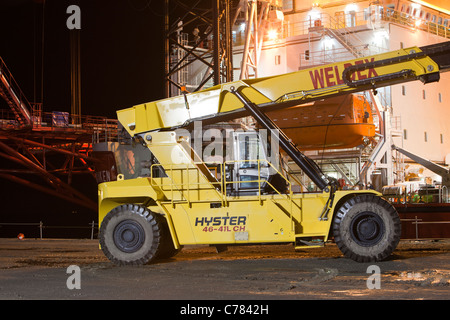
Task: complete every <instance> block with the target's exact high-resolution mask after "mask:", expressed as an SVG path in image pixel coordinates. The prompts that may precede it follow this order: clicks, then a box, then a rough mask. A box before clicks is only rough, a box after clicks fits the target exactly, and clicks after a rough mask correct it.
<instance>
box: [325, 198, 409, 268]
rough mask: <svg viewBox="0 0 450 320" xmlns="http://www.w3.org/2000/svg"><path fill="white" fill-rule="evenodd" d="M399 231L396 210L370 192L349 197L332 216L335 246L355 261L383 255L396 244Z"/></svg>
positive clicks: (387, 253) (371, 259)
mask: <svg viewBox="0 0 450 320" xmlns="http://www.w3.org/2000/svg"><path fill="white" fill-rule="evenodd" d="M400 233H401V222H400V218H399V216H398V214H397V211H396V210H395V209H394V207H393V206H392V205H391V204H389V203H388V202H387V201H386V200H384V199H382V198H380V197H378V196H375V195H372V194H364V195H358V196H356V197H354V198H351V199H349V200H348V201H346V202H345V203H344V204H343V205H342V206H341V207H340V209H339V210H338V212H337V213H336V214H335V217H334V219H333V234H334V240H335V242H336V244H337V246H338V247H339V249H340V250H341V251H342V253H343V254H344V255H345V256H346V257H348V258H350V259H353V260H355V261H358V262H373V261H381V260H384V259H386V258H387V257H388V256H389V255H390V254H391V253H392V252H393V251H394V250H395V248H396V247H397V244H398V242H399V241H400Z"/></svg>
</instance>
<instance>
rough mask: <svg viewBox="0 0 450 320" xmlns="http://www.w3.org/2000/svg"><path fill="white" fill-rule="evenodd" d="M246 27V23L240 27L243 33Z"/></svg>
mask: <svg viewBox="0 0 450 320" xmlns="http://www.w3.org/2000/svg"><path fill="white" fill-rule="evenodd" d="M245 27H246V24H245V22H242V23H241V25H240V26H239V28H240V30H241V31H245Z"/></svg>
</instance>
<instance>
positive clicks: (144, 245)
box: [100, 204, 164, 265]
mask: <svg viewBox="0 0 450 320" xmlns="http://www.w3.org/2000/svg"><path fill="white" fill-rule="evenodd" d="M162 219H164V218H162V217H160V216H159V215H158V214H156V213H154V212H152V211H150V210H148V209H147V208H146V207H144V206H139V205H135V204H124V205H121V206H118V207H116V208H114V209H113V210H111V211H110V212H109V213H108V214H107V215H106V216H105V218H104V219H103V221H102V224H101V227H100V246H101V248H102V250H103V253H104V254H105V256H106V257H107V258H108V259H109V260H111V261H112V262H113V263H114V264H117V265H143V264H147V263H149V262H151V261H153V260H154V259H155V258H157V256H158V253H159V251H160V250H161V248H162V246H163V245H162V234H163V232H162V225H163V221H162Z"/></svg>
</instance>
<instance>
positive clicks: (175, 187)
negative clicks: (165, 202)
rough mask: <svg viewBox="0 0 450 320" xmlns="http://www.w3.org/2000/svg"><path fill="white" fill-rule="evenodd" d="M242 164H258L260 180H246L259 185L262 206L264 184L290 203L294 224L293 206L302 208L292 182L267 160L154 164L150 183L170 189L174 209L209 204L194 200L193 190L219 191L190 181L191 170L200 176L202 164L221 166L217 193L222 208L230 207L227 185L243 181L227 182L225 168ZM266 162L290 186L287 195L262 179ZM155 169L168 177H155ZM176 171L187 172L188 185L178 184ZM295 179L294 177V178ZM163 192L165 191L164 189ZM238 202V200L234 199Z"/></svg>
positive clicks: (206, 182)
mask: <svg viewBox="0 0 450 320" xmlns="http://www.w3.org/2000/svg"><path fill="white" fill-rule="evenodd" d="M242 162H256V163H257V167H258V179H256V180H246V181H245V182H246V183H252V182H253V183H255V182H256V183H258V201H259V203H260V205H262V203H263V198H262V192H261V183H262V182H264V183H266V184H267V185H268V186H270V188H272V189H273V190H274V191H275V192H276V193H277V194H278V195H280V196H281V197H283V198H285V200H286V201H289V205H290V207H289V209H288V210H289V218H290V219H291V223H292V222H293V205H295V206H296V207H297V208H300V206H299V205H298V204H296V203H295V202H294V199H293V191H292V183H291V181H289V179H288V178H287V177H285V176H284V175H283V174H282V173H281V172H280V171H278V169H277V168H276V167H275V166H274V165H273V164H272V163H270V162H269V161H267V160H265V159H257V160H229V161H225V162H224V163H217V162H198V163H197V162H192V163H187V164H186V166H184V165H182V164H180V165H176V167H175V168H174V164H169V165H164V164H152V165H151V167H150V172H151V173H150V181H151V183H152V184H154V185H156V186H159V187H161V188H164V187H165V186H166V187H169V189H168V190H165V191H169V192H170V197H171V199H170V203H171V205H172V206H173V207H174V206H175V203H177V202H178V203H179V202H187V203H188V205H189V206H190V205H191V203H193V202H209V201H211V200H210V199H207V200H202V199H198V200H193V199H192V198H191V195H190V193H191V192H190V191H192V190H199V189H200V188H201V186H208V187H209V188H207V189H211V190H215V191H219V190H217V188H216V187H214V185H213V184H212V183H211V182H209V181H205V182H201V181H199V182H193V181H190V180H189V170H195V171H197V172H198V173H199V174H202V172H201V171H200V170H199V169H198V167H197V164H201V165H206V166H208V165H210V166H211V165H214V166H219V169H220V173H221V181H219V182H220V192H217V194H218V195H219V197H220V202H221V204H222V206H228V202H229V201H230V198H229V196H228V195H227V185H228V184H234V183H242V181H240V180H231V181H227V180H226V175H225V168H226V166H227V165H230V164H236V163H242ZM262 162H264V163H266V164H267V165H266V166H265V167H269V168H270V167H271V168H273V170H274V171H275V172H276V173H278V174H279V175H280V176H281V177H282V178H283V179H284V180H285V181H286V183H287V185H288V188H289V189H288V190H289V192H288V193H286V194H283V193H281V192H280V191H279V190H277V188H275V186H274V185H273V184H272V183H270V182H269V181H267V180H266V179H262V178H261V163H262ZM155 167H163V169H164V170H165V172H166V176H165V177H154V176H153V171H154V170H153V168H155ZM174 171H186V172H187V175H186V183H183V182H180V183H177V182H175V181H174V178H173V172H174ZM286 173H287V175H288V176H290V177H292V176H291V174H289V173H288V172H286ZM164 178H168V180H169V181H168V182H169V183H167V184H166V183H164V180H163V179H164ZM292 178H293V177H292ZM157 179H161V183H158V181H157ZM195 186H197V188H198V189H196V188H195ZM162 191H164V189H162ZM174 191H178V192H179V194H180V196H181V197H180V200H174ZM184 191H186V192H187V194H186V192H184ZM234 200H236V199H234Z"/></svg>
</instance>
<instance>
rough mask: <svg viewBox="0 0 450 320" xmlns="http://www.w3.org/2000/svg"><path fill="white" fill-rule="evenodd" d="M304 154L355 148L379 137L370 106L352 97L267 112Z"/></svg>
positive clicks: (341, 97)
mask: <svg viewBox="0 0 450 320" xmlns="http://www.w3.org/2000/svg"><path fill="white" fill-rule="evenodd" d="M267 115H268V116H269V117H270V118H271V119H272V120H273V121H274V122H275V123H276V124H277V125H278V126H279V127H280V128H281V129H282V130H283V132H284V133H286V135H287V136H288V137H289V138H291V139H292V141H293V142H294V143H295V144H296V145H297V146H298V147H299V148H300V149H301V150H318V149H324V148H325V149H343V148H353V147H356V146H358V145H361V144H363V143H364V139H365V138H369V139H371V138H373V137H374V136H375V125H374V123H373V117H372V112H371V108H370V105H369V102H368V101H367V100H366V99H365V98H364V96H363V95H359V94H350V95H346V96H340V97H334V98H329V99H325V100H321V101H316V102H313V103H310V104H305V105H299V106H295V107H291V108H287V109H282V110H276V111H270V112H267Z"/></svg>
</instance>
